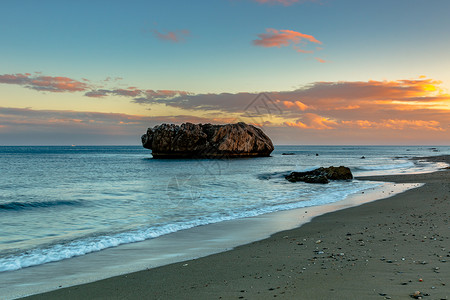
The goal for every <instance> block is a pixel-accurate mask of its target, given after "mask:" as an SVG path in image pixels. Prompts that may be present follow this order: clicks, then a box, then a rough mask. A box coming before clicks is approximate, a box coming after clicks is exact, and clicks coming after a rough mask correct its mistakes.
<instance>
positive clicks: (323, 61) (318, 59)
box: [314, 57, 328, 64]
mask: <svg viewBox="0 0 450 300" xmlns="http://www.w3.org/2000/svg"><path fill="white" fill-rule="evenodd" d="M314 59H315V60H317V61H318V62H320V63H321V64H324V63H327V62H328V61H326V60H324V59H321V58H319V57H314Z"/></svg>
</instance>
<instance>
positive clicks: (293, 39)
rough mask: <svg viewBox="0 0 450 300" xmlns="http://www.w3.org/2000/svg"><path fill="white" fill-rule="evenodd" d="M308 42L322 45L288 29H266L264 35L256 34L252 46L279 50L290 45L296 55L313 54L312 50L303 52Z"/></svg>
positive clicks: (311, 38)
mask: <svg viewBox="0 0 450 300" xmlns="http://www.w3.org/2000/svg"><path fill="white" fill-rule="evenodd" d="M309 42H310V43H315V44H320V45H322V42H321V41H319V40H318V39H316V38H315V37H314V36H312V35H309V34H304V33H301V32H298V31H294V30H288V29H282V30H277V29H273V28H267V29H266V33H260V34H258V39H256V40H253V45H255V46H260V47H265V48H270V47H278V48H280V47H288V46H291V45H292V48H293V49H294V50H295V51H296V52H298V53H314V50H305V49H303V48H302V47H305V46H306V45H307V44H308V43H309ZM300 46H301V47H300Z"/></svg>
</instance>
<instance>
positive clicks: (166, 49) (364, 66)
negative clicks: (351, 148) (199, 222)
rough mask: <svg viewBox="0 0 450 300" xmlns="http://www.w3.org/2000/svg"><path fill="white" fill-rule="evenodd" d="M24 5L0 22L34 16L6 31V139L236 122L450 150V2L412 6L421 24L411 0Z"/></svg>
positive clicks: (134, 137) (88, 140)
mask: <svg viewBox="0 0 450 300" xmlns="http://www.w3.org/2000/svg"><path fill="white" fill-rule="evenodd" d="M82 2H83V1H82ZM27 3H28V4H29V5H28V6H27V7H26V8H23V7H22V6H20V5H19V4H18V3H14V2H10V3H8V4H7V5H6V4H5V5H4V15H5V17H4V18H2V20H0V22H2V23H3V26H2V27H4V28H6V27H7V26H8V24H11V23H12V22H13V20H17V19H22V20H26V21H24V23H23V24H20V25H18V26H14V27H12V28H11V29H10V30H8V32H6V31H4V32H2V33H0V34H2V35H3V40H4V41H8V42H7V43H6V44H5V47H3V48H2V50H0V51H2V57H3V60H4V62H3V63H2V68H1V69H0V99H1V100H0V141H1V144H3V145H9V144H27V143H30V144H42V143H44V144H73V143H75V142H76V143H80V144H96V143H105V144H136V143H139V135H140V134H141V133H142V132H143V131H145V129H146V128H147V127H150V126H154V125H156V124H159V123H172V122H173V123H181V122H195V123H208V122H212V123H228V122H237V121H245V122H248V123H253V124H258V125H259V126H261V127H263V129H264V131H267V132H268V134H269V135H270V136H271V137H272V138H273V140H274V142H275V143H276V144H329V143H331V144H392V143H395V144H436V145H437V144H448V143H449V142H450V78H449V77H448V74H449V73H448V69H449V67H450V66H449V65H448V63H447V61H448V57H447V53H449V52H450V42H448V41H446V40H443V39H442V38H441V37H442V36H444V35H445V34H446V31H445V30H444V28H450V21H449V19H448V18H447V17H446V16H445V14H444V13H443V12H445V11H448V9H450V3H449V2H447V1H438V0H436V1H433V9H431V8H430V7H429V6H427V5H426V4H424V3H423V2H421V1H416V0H414V1H408V7H410V9H411V11H415V12H420V13H421V15H423V16H424V18H428V19H430V20H433V23H432V24H431V23H430V22H427V19H425V20H423V22H421V25H420V26H419V25H418V24H417V22H416V20H415V19H414V18H412V17H411V18H410V17H408V16H405V14H404V13H403V8H404V6H403V5H404V4H405V3H406V0H405V1H399V2H398V3H397V2H396V3H395V4H393V3H392V2H390V1H379V2H376V3H375V2H373V3H364V4H363V3H361V2H358V1H350V2H348V3H341V2H340V1H335V0H323V1H313V0H310V1H305V0H276V1H275V0H242V1H234V0H233V1H228V0H224V1H215V2H214V3H212V2H204V1H199V2H198V3H189V5H188V4H187V3H181V2H180V3H179V5H180V7H177V9H176V10H174V9H173V7H172V6H171V5H169V4H168V3H164V2H158V3H156V2H152V3H150V2H147V1H137V2H136V5H135V7H134V8H133V9H132V8H129V7H126V6H124V5H119V4H117V3H115V4H113V5H111V6H110V7H107V8H105V7H104V5H101V4H105V3H106V2H102V1H99V2H98V3H95V4H93V6H92V9H91V10H89V11H86V10H85V9H82V6H83V5H77V4H70V5H69V4H67V7H65V9H64V10H62V7H59V8H58V7H54V6H52V5H51V1H50V2H46V1H44V2H43V3H40V4H39V5H38V4H37V3H35V2H27ZM83 3H84V2H83ZM86 3H87V2H86ZM387 5H388V6H389V11H386V9H385V8H386V6H387ZM69 11H70V12H71V13H70V14H68V12H69ZM371 11H383V13H382V14H378V15H377V14H374V13H371ZM99 12H102V13H101V14H99ZM58 14H59V17H58V18H56V17H55V15H58ZM361 14H362V15H361ZM187 15H189V17H187ZM225 15H226V16H227V17H226V18H225V17H222V16H225ZM38 16H39V17H38ZM119 16H122V17H119ZM80 18H82V19H83V20H85V21H83V24H79V23H80V22H79V20H80ZM43 20H47V21H46V22H44V21H43ZM355 24H363V25H361V26H359V25H355ZM399 24H403V25H402V26H400V25H399ZM406 25H409V27H408V26H406ZM360 27H361V28H360ZM8 28H10V27H8ZM41 32H46V34H45V35H44V36H41V35H40V33H41ZM66 32H70V36H72V38H69V36H68V35H65V34H64V35H63V33H66ZM380 32H383V34H380ZM423 32H426V33H427V34H422V33H423ZM417 35H421V36H424V39H425V40H424V41H421V42H420V43H414V46H413V43H412V42H410V41H412V40H414V39H415V38H416V37H417ZM36 36H41V38H40V39H38V38H36ZM24 41H27V43H26V45H25V44H24V43H25V42H24ZM262 92H264V93H265V95H266V96H267V97H268V99H266V100H264V101H265V102H260V103H254V104H252V103H253V102H254V101H255V99H258V95H260V93H262ZM83 136H84V137H83Z"/></svg>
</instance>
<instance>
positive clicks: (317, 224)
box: [27, 156, 450, 300]
mask: <svg viewBox="0 0 450 300" xmlns="http://www.w3.org/2000/svg"><path fill="white" fill-rule="evenodd" d="M432 160H439V161H446V162H449V163H450V156H441V157H438V158H432ZM359 179H361V178H359ZM366 179H369V178H366ZM370 180H380V181H389V182H398V183H419V182H420V183H425V185H424V186H422V187H420V188H416V189H413V190H409V191H407V192H405V193H402V194H399V195H396V196H393V197H391V198H387V199H384V200H379V201H375V202H371V203H368V204H364V205H361V206H358V207H353V208H349V209H345V210H341V211H337V212H333V213H328V214H325V215H322V216H319V217H316V218H315V219H313V221H312V222H310V223H308V224H306V225H303V226H301V227H300V228H297V229H293V230H289V231H284V232H280V233H277V234H275V235H273V236H272V237H270V238H268V239H265V240H262V241H258V242H254V243H251V244H248V245H244V246H240V247H237V248H235V249H234V250H231V251H228V252H224V253H219V254H214V255H211V256H208V257H203V258H200V259H196V260H191V261H185V262H181V263H175V264H172V265H167V266H163V267H159V268H155V269H150V270H147V271H141V272H136V273H131V274H128V275H123V276H117V277H113V278H109V279H105V280H101V281H97V282H93V283H89V284H83V285H80V286H74V287H69V288H62V289H60V290H56V291H52V292H49V293H45V294H39V295H35V296H32V297H29V298H27V299H273V298H274V297H276V298H283V299H411V297H410V295H411V294H413V293H414V292H416V291H420V293H421V294H420V295H422V296H423V299H430V300H431V299H450V239H449V238H450V223H449V219H450V170H443V171H439V172H435V173H432V174H417V175H401V176H377V177H370Z"/></svg>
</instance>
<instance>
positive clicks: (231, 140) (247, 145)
mask: <svg viewBox="0 0 450 300" xmlns="http://www.w3.org/2000/svg"><path fill="white" fill-rule="evenodd" d="M142 145H143V146H144V148H147V149H151V150H152V155H153V157H154V158H229V157H258V156H270V153H271V152H272V151H273V149H274V148H273V144H272V141H271V140H270V138H269V137H268V136H267V135H266V134H264V132H263V131H262V130H261V129H259V128H256V127H255V126H252V125H247V124H245V123H242V122H240V123H236V124H226V125H212V124H192V123H184V124H181V125H175V124H161V125H158V126H155V127H153V128H149V129H148V130H147V133H146V134H144V135H143V136H142Z"/></svg>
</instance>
